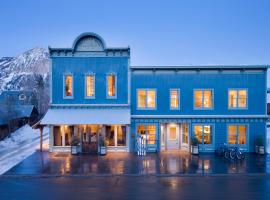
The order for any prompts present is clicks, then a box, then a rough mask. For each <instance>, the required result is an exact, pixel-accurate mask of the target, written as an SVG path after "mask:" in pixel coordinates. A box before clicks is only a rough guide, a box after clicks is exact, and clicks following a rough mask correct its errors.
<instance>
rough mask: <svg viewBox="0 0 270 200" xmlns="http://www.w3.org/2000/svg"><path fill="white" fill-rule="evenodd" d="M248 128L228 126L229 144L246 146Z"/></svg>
mask: <svg viewBox="0 0 270 200" xmlns="http://www.w3.org/2000/svg"><path fill="white" fill-rule="evenodd" d="M246 142H247V127H246V125H229V126H228V144H246Z"/></svg>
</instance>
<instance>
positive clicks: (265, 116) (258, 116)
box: [131, 115, 268, 119]
mask: <svg viewBox="0 0 270 200" xmlns="http://www.w3.org/2000/svg"><path fill="white" fill-rule="evenodd" d="M131 118H195V119H196V118H266V119H267V118H268V115H131Z"/></svg>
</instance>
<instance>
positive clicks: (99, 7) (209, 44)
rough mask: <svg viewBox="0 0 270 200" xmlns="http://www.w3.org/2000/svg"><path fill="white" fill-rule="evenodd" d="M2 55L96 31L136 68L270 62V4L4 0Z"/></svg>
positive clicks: (253, 0)
mask: <svg viewBox="0 0 270 200" xmlns="http://www.w3.org/2000/svg"><path fill="white" fill-rule="evenodd" d="M0 27H1V28H0V29H1V31H0V57H2V56H16V55H18V54H20V53H21V52H24V51H25V50H27V49H31V48H33V47H37V46H39V47H45V48H47V47H48V46H49V45H50V46H52V47H71V45H72V43H73V41H74V39H75V37H76V36H78V35H79V34H80V33H82V32H88V31H90V32H95V33H98V34H99V35H100V36H102V37H103V38H104V40H105V42H106V44H107V46H109V47H114V46H116V47H122V46H124V47H125V46H130V47H131V64H132V65H197V64H270V1H269V0H268V1H263V0H212V1H209V0H178V1H173V0H166V1H157V0H153V1H150V0H147V1H146V0H142V1H140V0H136V1H128V0H114V1H108V0H107V1H106V0H104V1H103V0H97V1H91V0H84V1H83V0H73V1H71V0H70V1H68V0H46V1H45V0H1V12H0Z"/></svg>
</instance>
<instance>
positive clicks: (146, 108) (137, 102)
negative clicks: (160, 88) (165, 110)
mask: <svg viewBox="0 0 270 200" xmlns="http://www.w3.org/2000/svg"><path fill="white" fill-rule="evenodd" d="M139 90H144V91H145V92H146V107H145V108H140V107H139V101H138V92H139ZM149 90H154V91H155V107H153V108H152V107H148V105H147V98H148V91H149ZM136 105H137V110H156V109H157V89H156V88H137V89H136Z"/></svg>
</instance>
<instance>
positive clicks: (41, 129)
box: [39, 126, 43, 151]
mask: <svg viewBox="0 0 270 200" xmlns="http://www.w3.org/2000/svg"><path fill="white" fill-rule="evenodd" d="M39 130H40V151H42V150H43V126H41V127H40V128H39Z"/></svg>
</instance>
